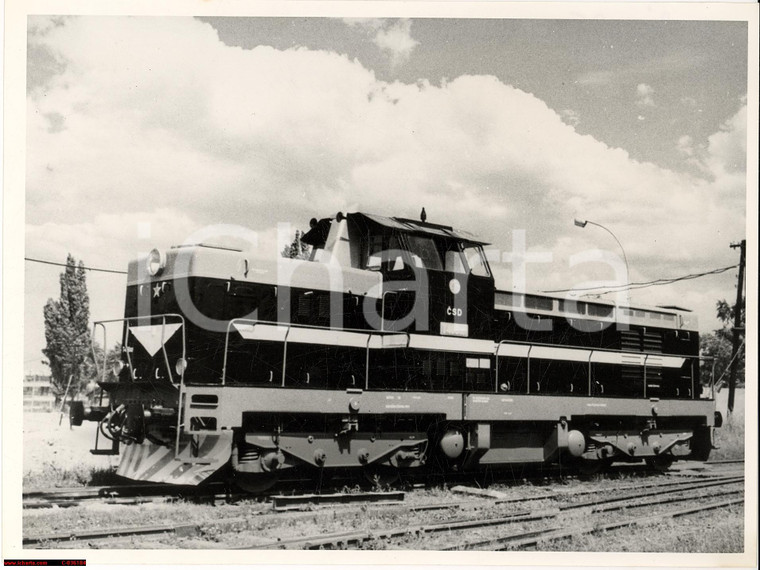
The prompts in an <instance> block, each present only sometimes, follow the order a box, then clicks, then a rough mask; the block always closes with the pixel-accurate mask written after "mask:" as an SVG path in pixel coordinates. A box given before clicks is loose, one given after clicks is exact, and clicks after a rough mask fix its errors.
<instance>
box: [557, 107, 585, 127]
mask: <svg viewBox="0 0 760 570" xmlns="http://www.w3.org/2000/svg"><path fill="white" fill-rule="evenodd" d="M559 114H560V117H562V120H563V121H565V122H566V123H567V124H568V125H570V126H571V127H577V126H578V125H579V124H580V122H581V116H580V115H579V114H578V113H577V112H576V111H573V110H572V109H562V111H560V113H559Z"/></svg>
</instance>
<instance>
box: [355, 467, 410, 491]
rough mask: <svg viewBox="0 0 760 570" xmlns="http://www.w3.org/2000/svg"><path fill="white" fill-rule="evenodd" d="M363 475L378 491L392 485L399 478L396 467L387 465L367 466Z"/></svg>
mask: <svg viewBox="0 0 760 570" xmlns="http://www.w3.org/2000/svg"><path fill="white" fill-rule="evenodd" d="M363 473H364V478H365V479H366V480H367V481H369V482H370V483H371V484H372V485H373V486H374V487H375V488H378V489H380V488H383V487H388V486H390V485H393V484H394V483H395V482H396V481H398V480H399V478H400V477H401V473H400V472H399V470H398V469H397V468H396V467H390V466H388V465H367V466H366V467H365V468H364V471H363Z"/></svg>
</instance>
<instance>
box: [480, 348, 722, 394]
mask: <svg viewBox="0 0 760 570" xmlns="http://www.w3.org/2000/svg"><path fill="white" fill-rule="evenodd" d="M508 344H517V345H521V346H527V347H528V352H527V354H526V355H525V356H524V357H522V356H521V357H516V358H525V359H526V366H527V372H526V378H527V383H528V385H527V390H526V393H527V394H530V358H531V356H530V353H531V351H532V350H533V348H534V347H543V348H562V349H571V350H583V351H588V352H589V355H588V360H587V362H586V364H587V365H588V395H589V396H591V392H592V373H591V372H592V368H591V365H592V362H591V359H592V358H593V356H594V354H595V353H600V352H602V353H607V354H636V355H639V356H643V357H644V363H643V365H642V366H643V367H644V397H645V398H646V395H647V363H648V360H649V357H650V356H654V357H664V358H683V359H684V361H688V362H689V365H690V371H691V393H692V397H694V393H695V385H694V383H695V378H694V362H695V361H699V362H702V361H705V362H709V361H712V362H713V369H712V373H711V379H710V383H709V386H710V388H711V396H712V399H715V358H714V357H712V356H702V355H699V354H697V355H688V354H670V353H662V352H630V351H624V350H620V349H614V348H591V347H588V346H577V345H565V344H552V343H540V342H539V343H534V342H528V341H521V340H500V341H499V342H498V343H497V344H496V348H495V349H494V366H495V368H496V372H495V375H494V376H495V379H496V380H495V382H494V384H495V388H496V389H495V391H496V392H497V393H498V391H499V358H500V357H501V358H509V357H508V356H504V357H502V355H501V354H499V352H500V349H501V347H502V345H508ZM682 366H683V365H682Z"/></svg>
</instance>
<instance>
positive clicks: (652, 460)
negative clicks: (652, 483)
mask: <svg viewBox="0 0 760 570" xmlns="http://www.w3.org/2000/svg"><path fill="white" fill-rule="evenodd" d="M644 461H646V464H647V467H649V468H650V469H651V470H652V471H657V472H658V473H663V472H665V471H667V470H668V469H670V466H671V465H673V457H672V456H670V455H655V456H654V457H647V458H646V459H645V460H644Z"/></svg>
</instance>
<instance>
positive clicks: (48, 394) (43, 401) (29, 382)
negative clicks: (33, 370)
mask: <svg viewBox="0 0 760 570" xmlns="http://www.w3.org/2000/svg"><path fill="white" fill-rule="evenodd" d="M54 408H55V395H54V394H53V386H52V384H51V377H50V376H41V375H39V374H27V375H26V376H24V411H25V412H52V411H53V409H54Z"/></svg>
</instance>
